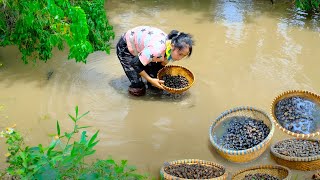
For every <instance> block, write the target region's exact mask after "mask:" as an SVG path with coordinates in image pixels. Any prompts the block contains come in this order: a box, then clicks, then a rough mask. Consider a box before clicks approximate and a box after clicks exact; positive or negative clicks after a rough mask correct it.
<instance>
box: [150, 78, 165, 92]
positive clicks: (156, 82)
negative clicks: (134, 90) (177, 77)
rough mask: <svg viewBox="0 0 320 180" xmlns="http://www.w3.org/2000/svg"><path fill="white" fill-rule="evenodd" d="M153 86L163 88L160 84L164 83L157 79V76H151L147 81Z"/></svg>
mask: <svg viewBox="0 0 320 180" xmlns="http://www.w3.org/2000/svg"><path fill="white" fill-rule="evenodd" d="M149 82H150V83H151V84H152V85H153V86H154V87H157V88H159V89H163V86H162V84H163V83H164V81H163V80H160V79H157V78H152V79H150V81H149Z"/></svg>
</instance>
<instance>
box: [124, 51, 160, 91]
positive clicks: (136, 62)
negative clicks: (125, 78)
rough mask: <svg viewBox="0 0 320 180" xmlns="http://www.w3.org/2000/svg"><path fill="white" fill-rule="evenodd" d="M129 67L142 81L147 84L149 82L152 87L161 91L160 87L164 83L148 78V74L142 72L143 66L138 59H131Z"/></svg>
mask: <svg viewBox="0 0 320 180" xmlns="http://www.w3.org/2000/svg"><path fill="white" fill-rule="evenodd" d="M130 64H131V66H132V67H133V69H134V70H135V71H136V72H137V73H138V74H139V75H140V76H142V77H143V78H144V79H146V80H147V81H148V82H150V83H151V84H152V85H153V86H155V87H157V88H159V89H163V87H162V85H161V84H163V83H164V81H163V80H159V79H157V78H152V77H150V76H149V74H147V73H146V72H145V71H144V65H143V64H142V63H141V62H140V59H139V57H138V56H137V57H135V58H133V60H132V61H130Z"/></svg>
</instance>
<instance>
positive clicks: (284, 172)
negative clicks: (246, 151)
mask: <svg viewBox="0 0 320 180" xmlns="http://www.w3.org/2000/svg"><path fill="white" fill-rule="evenodd" d="M256 173H263V174H268V175H271V176H274V177H277V178H279V179H282V180H290V178H291V171H290V170H289V169H288V168H286V167H283V166H279V165H262V166H255V167H250V168H247V169H244V170H240V171H238V172H236V173H235V174H234V175H233V176H232V180H242V179H244V177H245V176H246V175H249V174H256Z"/></svg>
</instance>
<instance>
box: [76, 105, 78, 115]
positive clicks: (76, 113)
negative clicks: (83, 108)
mask: <svg viewBox="0 0 320 180" xmlns="http://www.w3.org/2000/svg"><path fill="white" fill-rule="evenodd" d="M78 112H79V109H78V106H76V117H78Z"/></svg>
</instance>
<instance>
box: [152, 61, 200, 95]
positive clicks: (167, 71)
mask: <svg viewBox="0 0 320 180" xmlns="http://www.w3.org/2000/svg"><path fill="white" fill-rule="evenodd" d="M164 75H171V76H178V75H180V76H183V77H185V78H186V79H187V80H188V86H186V87H184V88H179V89H177V88H171V87H167V86H165V85H163V88H164V89H165V90H166V91H168V92H170V93H173V94H181V93H183V92H184V91H186V90H188V89H189V88H190V87H191V86H192V85H193V83H194V75H193V73H192V72H191V71H190V70H188V69H187V68H185V67H183V66H178V65H167V66H165V67H163V68H162V69H160V70H159V72H158V74H157V78H158V79H161V80H162V79H163V76H164Z"/></svg>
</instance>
